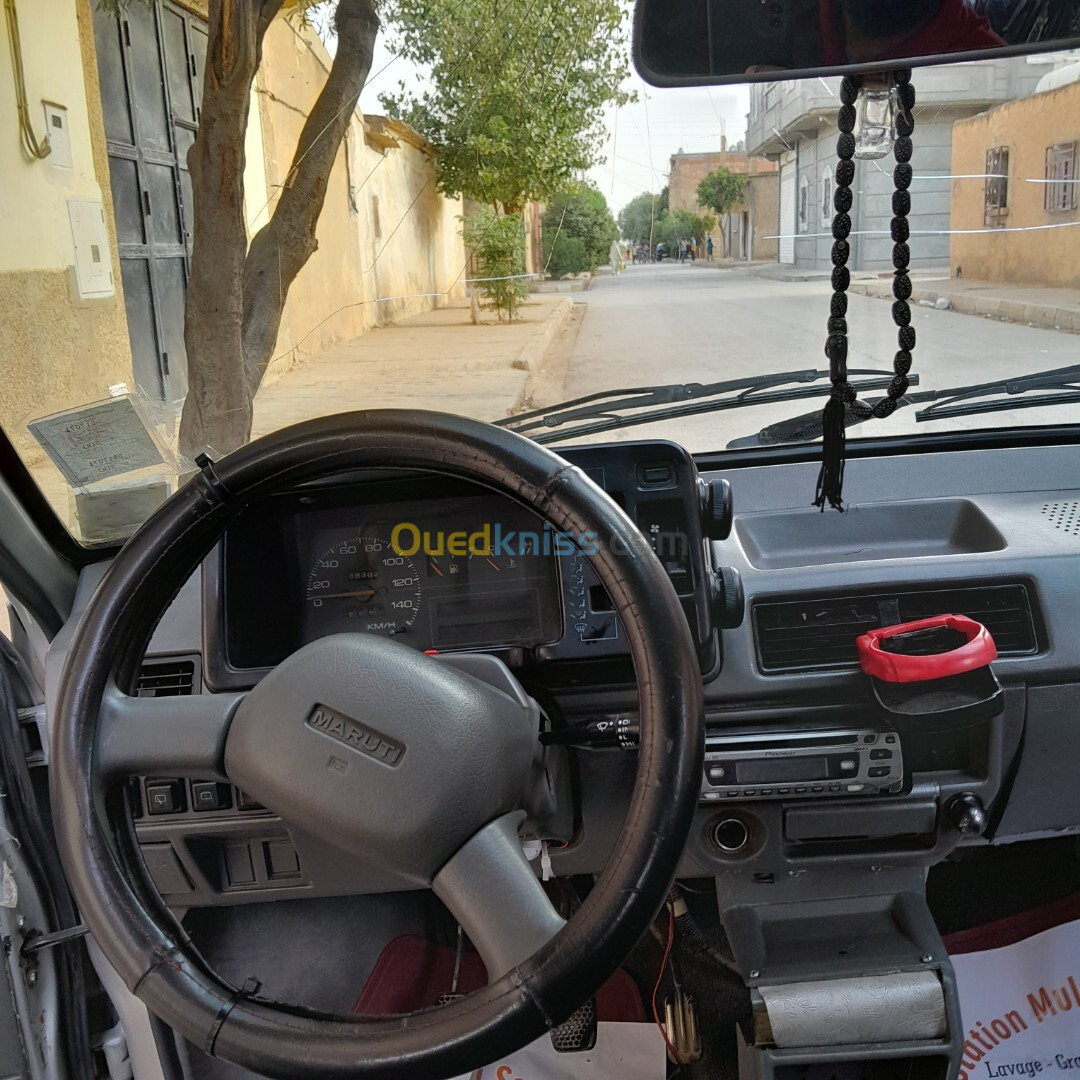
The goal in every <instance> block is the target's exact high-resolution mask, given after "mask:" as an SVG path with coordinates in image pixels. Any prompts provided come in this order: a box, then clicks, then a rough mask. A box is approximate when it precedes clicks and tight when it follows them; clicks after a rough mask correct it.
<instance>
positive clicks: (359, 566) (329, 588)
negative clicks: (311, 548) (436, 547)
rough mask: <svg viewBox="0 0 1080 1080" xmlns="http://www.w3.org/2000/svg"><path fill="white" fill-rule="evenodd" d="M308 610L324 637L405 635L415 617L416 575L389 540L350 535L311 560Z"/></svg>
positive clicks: (417, 610)
mask: <svg viewBox="0 0 1080 1080" xmlns="http://www.w3.org/2000/svg"><path fill="white" fill-rule="evenodd" d="M307 606H308V608H309V609H311V614H312V615H315V613H316V612H318V615H317V618H318V621H319V623H320V624H321V625H323V626H325V627H326V631H324V632H333V631H344V630H359V631H365V632H368V633H373V634H385V635H387V636H394V635H397V634H406V633H408V631H409V630H410V629H411V628H412V625H413V623H414V622H415V621H416V617H417V616H418V615H419V613H420V574H419V572H418V571H417V569H416V564H415V563H414V562H413V561H412V559H410V558H409V557H408V556H407V555H398V554H397V553H396V552H395V551H394V549H393V548H392V547H391V546H390V541H389V540H384V539H381V538H379V537H372V536H353V537H348V538H347V539H345V540H341V541H338V542H336V543H334V544H332V545H331V546H330V547H329V548H327V549H326V550H325V551H324V552H323V553H322V554H321V555H319V557H318V558H317V559H316V560H315V565H314V566H313V567H312V568H311V572H310V574H308V581H307Z"/></svg>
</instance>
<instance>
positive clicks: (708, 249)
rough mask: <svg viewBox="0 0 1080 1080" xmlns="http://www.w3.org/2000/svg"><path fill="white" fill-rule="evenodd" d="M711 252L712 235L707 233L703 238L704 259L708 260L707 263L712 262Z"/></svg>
mask: <svg viewBox="0 0 1080 1080" xmlns="http://www.w3.org/2000/svg"><path fill="white" fill-rule="evenodd" d="M712 252H713V246H712V233H709V235H708V236H707V237H705V257H706V258H707V259H708V260H709V262H712V261H713V258H712Z"/></svg>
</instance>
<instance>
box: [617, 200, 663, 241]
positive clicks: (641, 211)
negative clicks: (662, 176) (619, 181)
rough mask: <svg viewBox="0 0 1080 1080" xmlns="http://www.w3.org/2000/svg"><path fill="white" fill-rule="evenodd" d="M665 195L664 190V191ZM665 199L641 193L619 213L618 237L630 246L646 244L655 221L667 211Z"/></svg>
mask: <svg viewBox="0 0 1080 1080" xmlns="http://www.w3.org/2000/svg"><path fill="white" fill-rule="evenodd" d="M665 194H666V189H665ZM666 204H667V199H664V205H661V196H660V195H653V194H652V193H651V192H649V191H643V192H642V193H641V194H640V195H635V196H634V197H633V198H632V199H631V200H630V201H629V202H628V203H627V204H626V205H625V206H624V207H623V208H622V209H621V210H620V211H619V235H620V236H621V237H622V238H623V239H624V240H629V241H630V243H632V244H647V243H648V242H649V236H650V235H651V233H652V231H653V227H654V225H655V223H656V219H657V218H658V217H659V216H660V215H661V214H663V213H664V212H665V211H666V210H667V205H666Z"/></svg>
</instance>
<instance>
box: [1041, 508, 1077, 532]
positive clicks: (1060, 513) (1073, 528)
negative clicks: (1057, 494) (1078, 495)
mask: <svg viewBox="0 0 1080 1080" xmlns="http://www.w3.org/2000/svg"><path fill="white" fill-rule="evenodd" d="M1042 513H1043V517H1044V518H1046V521H1047V524H1049V525H1053V526H1054V528H1055V529H1060V530H1061V531H1062V532H1066V533H1071V534H1072V535H1073V536H1080V499H1068V500H1066V501H1064V502H1048V503H1043V508H1042Z"/></svg>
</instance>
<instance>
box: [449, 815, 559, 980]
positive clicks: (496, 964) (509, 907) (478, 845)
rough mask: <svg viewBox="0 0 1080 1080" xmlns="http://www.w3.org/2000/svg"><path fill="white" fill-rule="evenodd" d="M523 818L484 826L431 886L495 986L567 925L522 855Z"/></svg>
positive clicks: (507, 817)
mask: <svg viewBox="0 0 1080 1080" xmlns="http://www.w3.org/2000/svg"><path fill="white" fill-rule="evenodd" d="M524 818H525V814H524V813H522V812H521V811H515V812H513V813H510V814H504V815H503V816H502V817H499V818H496V819H495V820H494V821H492V822H491V823H490V824H488V825H485V826H484V827H483V828H482V829H481V830H480V831H479V832H478V833H476V835H475V836H473V838H472V839H471V840H470V841H469V842H468V843H467V844H465V846H464V847H462V848H461V850H460V851H458V852H457V854H456V855H454V857H453V858H452V859H450V861H449V862H448V863H447V864H446V865H445V866H444V867H443V868H442V869H441V870H440V871H439V872H438V874H436V875H435V879H434V881H432V883H431V887H432V889H433V890H434V891H435V894H436V895H437V896H438V897H439V899H440V900H442V902H443V903H444V904H445V905H446V906H447V907H448V908H449V909H450V911H451V913H452V914H453V916H454V917H455V918H456V919H457V921H458V922H459V923H460V924H461V927H462V929H463V930H464V931H465V933H466V934H468V935H469V940H470V941H471V942H472V943H473V944H474V945H475V946H476V950H477V952H479V953H480V956H481V958H482V959H483V961H484V966H485V967H486V968H487V971H488V978H489V980H491V981H492V982H494V981H495V980H496V979H498V978H500V977H501V976H503V975H505V974H506V973H507V972H508V971H511V970H513V969H514V968H515V967H517V965H518V964H520V963H522V962H523V961H525V960H527V959H528V958H529V957H530V956H532V955H533V953H535V952H536V951H537V949H539V948H540V947H541V946H542V945H546V944H547V943H548V942H549V941H550V940H551V939H552V938H553V937H554V936H555V935H556V934H557V933H558V932H559V931H560V930H561V929H562V928H563V926H565V925H566V920H565V919H564V918H563V917H562V916H561V915H560V914H559V913H558V912H557V911H556V910H555V908H554V907H553V906H552V903H551V901H550V900H549V899H548V897H547V893H545V892H544V890H543V887H542V886H541V885H540V882H539V881H538V880H537V878H536V875H535V874H534V873H533V869H532V867H531V866H530V865H529V861H528V860H527V859H526V858H525V853H524V852H523V851H522V850H521V841H520V840H519V839H518V832H517V830H518V826H519V825H520V824H521V822H522V821H523V820H524Z"/></svg>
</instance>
